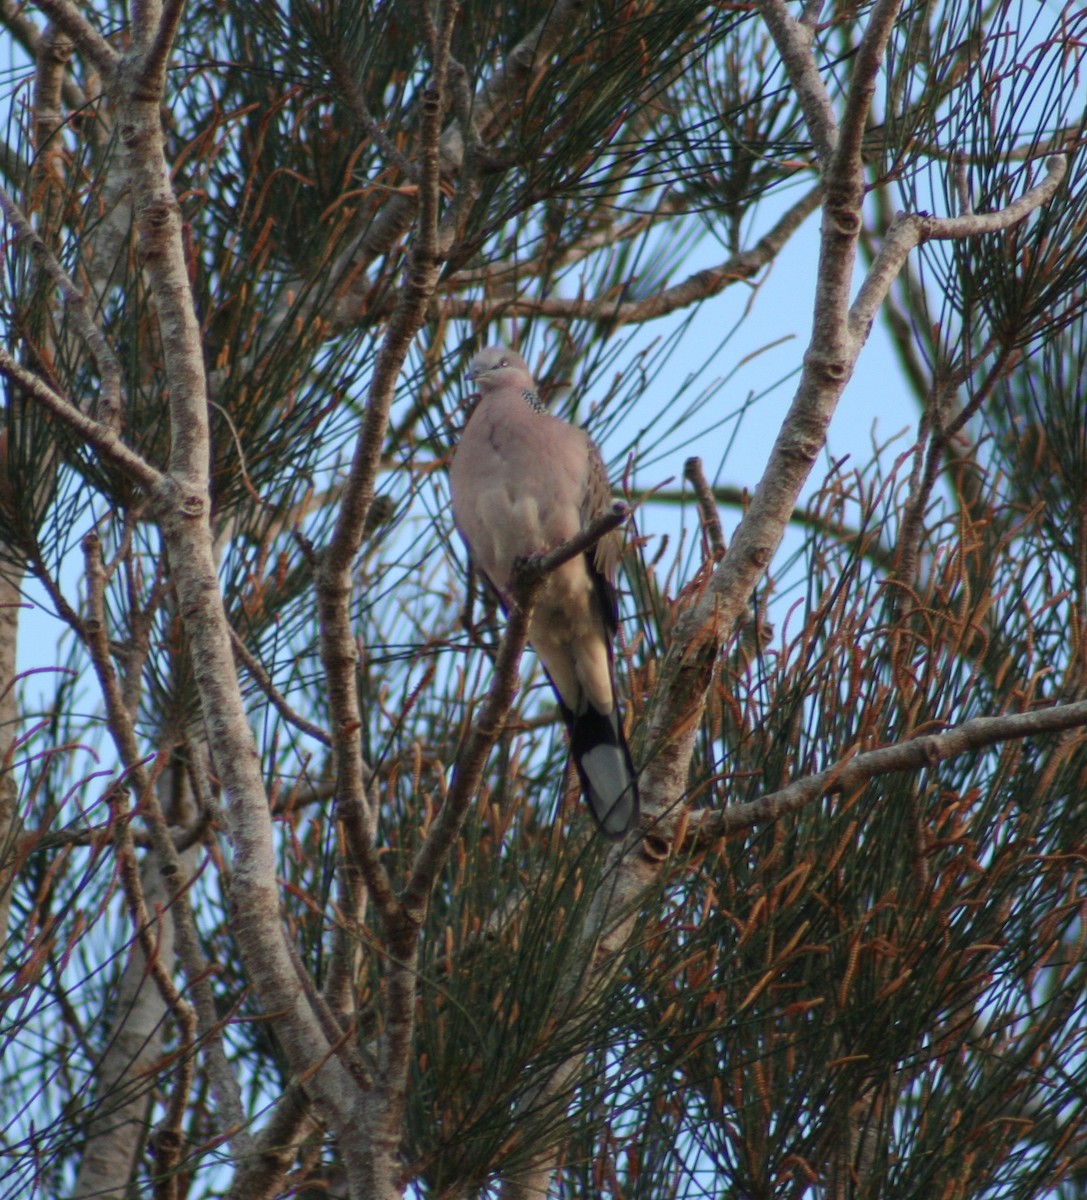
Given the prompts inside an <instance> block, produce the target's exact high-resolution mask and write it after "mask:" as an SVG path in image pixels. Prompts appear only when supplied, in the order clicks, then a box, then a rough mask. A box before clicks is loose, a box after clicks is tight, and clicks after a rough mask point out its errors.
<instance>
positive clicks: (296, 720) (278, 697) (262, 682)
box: [230, 626, 332, 746]
mask: <svg viewBox="0 0 1087 1200" xmlns="http://www.w3.org/2000/svg"><path fill="white" fill-rule="evenodd" d="M230 644H231V645H232V646H233V647H234V653H235V654H236V655H237V656H238V658H239V659H240V660H241V662H242V663H243V664H244V666H245V669H246V670H247V671H248V672H249V674H250V675H251V676H252V677H253V681H254V683H256V685H257V686H258V687H259V688H260V690H261V691H262V692H263V693H264V694H265V695H266V696H267V697H268V699H269V700H270V701H271V702H272V704H273V705H274V706H275V708H276V711H277V712H278V713H279V714H280V716H281V717H282V718H283V719H284V720H285V721H287V722H289V723H290V724H291V725H293V726H295V728H296V729H300V730H301V731H302V732H303V733H305V734H308V735H309V736H310V737H311V738H314V739H315V740H316V741H318V742H320V743H321V745H323V746H331V745H332V739H331V738H330V737H329V736H328V731H327V730H325V729H322V728H321V727H320V725H315V724H314V723H313V722H312V721H310V720H308V719H307V718H306V717H304V716H302V714H301V713H300V712H296V711H295V709H293V708H292V707H291V706H290V705H289V704H288V703H287V701H286V699H285V698H284V697H283V695H282V693H281V692H280V691H279V690H278V689H277V688H276V686H275V684H274V683H272V677H271V676H270V675H269V674H268V672H267V671H265V669H264V668H263V667H262V666H261V665H260V663H259V662H257V660H256V658H255V657H254V656H253V655H252V654H250V653H249V650H248V648H247V646H246V644H245V642H243V641H242V639H241V637H240V635H239V634H238V631H237V630H236V629H235V628H234V627H233V626H231V627H230Z"/></svg>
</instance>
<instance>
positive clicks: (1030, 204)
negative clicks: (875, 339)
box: [849, 154, 1068, 340]
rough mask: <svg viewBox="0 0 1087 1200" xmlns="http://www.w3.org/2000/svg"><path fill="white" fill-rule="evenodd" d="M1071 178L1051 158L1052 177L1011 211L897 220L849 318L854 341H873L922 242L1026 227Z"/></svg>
mask: <svg viewBox="0 0 1087 1200" xmlns="http://www.w3.org/2000/svg"><path fill="white" fill-rule="evenodd" d="M1067 172H1068V158H1067V156H1066V155H1063V154H1054V155H1051V156H1050V157H1049V158H1048V159H1047V160H1046V176H1045V178H1044V179H1043V180H1042V182H1041V183H1039V184H1037V185H1035V186H1034V187H1032V188H1031V189H1030V190H1029V191H1027V192H1025V193H1024V194H1023V195H1022V196H1020V197H1019V199H1018V200H1015V201H1013V202H1012V203H1011V204H1009V205H1008V206H1007V207H1006V208H1002V209H999V210H997V211H996V212H990V213H969V214H967V215H965V216H959V217H930V216H928V215H927V214H925V213H900V214H899V215H898V216H897V217H895V219H894V221H893V222H892V224H891V227H890V229H888V231H887V235H886V237H885V238H884V239H883V245H882V246H881V247H880V251H879V253H878V254H877V255H876V258H875V262H873V264H872V266H871V269H870V270H869V272H868V275H867V277H866V279H865V280H864V283H863V284H862V285H861V289H860V291H859V292H858V293H857V298H856V300H854V302H853V306H852V308H851V309H850V312H849V329H850V333H851V335H852V337H853V338H854V340H863V339H864V338H866V337H867V336H868V331H869V330H870V329H871V327H872V322H873V321H874V320H875V316H876V313H877V312H878V311H879V308H880V306H881V305H882V303H883V300H884V298H885V297H886V295H887V292H888V291H889V289H890V287H891V284H892V283H894V281H895V279H896V278H897V277H898V274H899V272H900V271H901V270H902V267H903V265H904V264H905V262H906V259H907V257H908V256H909V253H910V251H911V250H913V249H914V248H915V247H917V246H919V245H921V243H922V242H927V241H935V240H947V239H955V238H968V237H977V236H979V235H980V234H984V233H998V232H999V231H1000V230H1002V229H1009V228H1011V226H1012V225H1015V224H1017V223H1018V222H1019V221H1022V220H1023V219H1024V218H1025V217H1027V216H1029V215H1030V214H1031V213H1032V212H1034V211H1035V210H1036V209H1038V208H1040V207H1041V206H1042V205H1043V204H1047V203H1048V202H1049V201H1050V200H1051V199H1052V198H1053V195H1054V193H1055V192H1056V190H1057V188H1058V187H1060V185H1061V181H1062V180H1063V179H1064V177H1065V175H1066V174H1067Z"/></svg>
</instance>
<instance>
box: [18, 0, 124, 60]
mask: <svg viewBox="0 0 1087 1200" xmlns="http://www.w3.org/2000/svg"><path fill="white" fill-rule="evenodd" d="M35 4H36V5H37V7H38V8H40V9H41V10H42V12H43V13H45V15H46V16H47V17H48V18H49V20H50V21H52V22H53V24H54V25H56V27H57V28H58V29H61V30H63V31H64V32H65V33H66V34H67V35H68V36H69V37H70V38H71V39H72V41H73V42H74V43H75V46H76V49H77V50H78V51H79V52H80V53H81V54H82V55H83V56H84V57H85V58H86V59H87V60H88V62H90V63H92V64H93V65H94V66H95V67H96V68H97V69H98V70H99V71H100V72H101V73H102V75H103V76H105V77H106V78H107V79H108V78H109V77H110V76H112V74H113V71H114V68H115V67H116V66H117V64H118V63H119V62H120V55H119V54H118V53H117V51H116V50H114V48H113V47H112V46H111V45H110V44H109V42H107V41H106V40H105V38H103V37H102V35H101V34H100V33H99V32H98V30H97V29H95V28H94V26H93V25H91V24H90V22H89V21H87V19H86V18H85V17H84V16H83V14H82V13H81V12H80V11H79V9H78V8H76V6H75V5H74V4H71V3H70V2H69V0H35Z"/></svg>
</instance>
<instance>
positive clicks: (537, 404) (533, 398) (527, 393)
mask: <svg viewBox="0 0 1087 1200" xmlns="http://www.w3.org/2000/svg"><path fill="white" fill-rule="evenodd" d="M521 399H522V400H523V401H524V402H525V403H526V404H527V405H528V406H529V408H531V409H532V410H533V411H534V412H538V413H545V412H547V409H546V408H544V406H543V401H542V400H541V399H540V397H539V396H537V395H536V393H535V392H534V391H532V390H531V389H530V388H522V389H521Z"/></svg>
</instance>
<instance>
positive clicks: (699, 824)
mask: <svg viewBox="0 0 1087 1200" xmlns="http://www.w3.org/2000/svg"><path fill="white" fill-rule="evenodd" d="M1084 726H1087V700H1081V701H1079V702H1077V703H1075V704H1063V705H1056V706H1055V707H1053V708H1042V709H1035V710H1034V711H1032V712H1026V713H1012V714H1008V715H1007V716H1000V717H975V718H974V719H973V720H972V721H966V722H965V723H964V724H962V725H959V726H957V727H956V728H954V729H949V730H947V731H946V732H944V733H931V734H922V735H921V736H919V737H913V738H909V739H907V740H906V741H904V742H896V743H895V744H894V745H891V746H880V747H879V748H878V749H876V750H868V751H865V752H863V753H852V754H848V755H846V757H845V758H842V759H840V760H839V761H838V762H836V763H835V764H834V765H833V766H831V767H828V768H827V769H826V770H825V771H820V772H819V773H818V774H816V775H810V776H808V778H806V779H798V780H797V781H796V782H795V783H791V784H789V786H788V787H784V788H781V789H780V790H779V791H776V792H769V793H767V794H766V795H765V796H760V797H759V799H758V800H751V801H748V802H747V803H744V804H735V805H731V806H730V807H728V808H726V809H724V810H723V811H721V812H708V811H705V810H703V811H702V812H698V813H695V814H693V815H692V818H691V821H690V825H689V826H688V829H687V837H688V839H689V841H690V840H692V839H693V844H694V845H696V846H701V845H705V844H707V843H708V842H711V841H713V840H715V839H716V838H720V837H727V836H729V835H730V834H734V833H739V832H741V831H743V830H745V829H753V828H754V827H756V826H758V825H766V824H768V823H770V822H772V821H776V820H779V819H780V818H781V817H783V816H785V815H786V814H788V813H792V812H796V811H797V810H798V809H800V808H803V807H805V805H808V804H810V803H811V802H812V801H814V800H818V799H820V798H821V797H823V796H832V795H837V794H840V793H848V792H855V791H856V790H857V789H858V788H860V787H863V786H864V784H866V783H868V781H869V780H871V779H876V778H878V777H879V776H881V775H891V774H894V773H898V772H903V771H919V770H924V769H927V768H931V767H935V766H936V765H937V764H939V763H942V762H947V761H948V760H949V759H952V758H958V757H959V756H960V755H963V754H968V753H970V752H971V751H974V750H983V749H985V748H986V747H987V746H995V745H998V744H999V743H1001V742H1008V741H1015V740H1017V739H1021V738H1027V737H1037V736H1038V735H1040V734H1044V733H1059V732H1061V731H1063V730H1068V729H1079V728H1083V727H1084ZM686 848H690V846H689V845H688V846H687V847H686Z"/></svg>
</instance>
